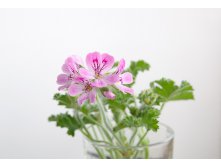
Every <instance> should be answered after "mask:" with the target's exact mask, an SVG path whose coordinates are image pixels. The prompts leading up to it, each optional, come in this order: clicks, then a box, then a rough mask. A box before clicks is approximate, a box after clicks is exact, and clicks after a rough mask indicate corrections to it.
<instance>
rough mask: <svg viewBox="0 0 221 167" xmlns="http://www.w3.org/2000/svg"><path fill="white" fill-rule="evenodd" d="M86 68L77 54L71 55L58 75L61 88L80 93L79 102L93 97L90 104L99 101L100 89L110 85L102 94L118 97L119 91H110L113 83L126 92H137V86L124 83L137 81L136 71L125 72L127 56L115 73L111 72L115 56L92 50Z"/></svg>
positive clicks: (73, 93)
mask: <svg viewBox="0 0 221 167" xmlns="http://www.w3.org/2000/svg"><path fill="white" fill-rule="evenodd" d="M86 64H87V67H88V69H85V68H84V66H83V62H82V60H81V59H80V58H78V57H76V56H71V57H68V58H67V59H66V60H65V63H64V64H63V66H62V71H63V73H62V74H59V75H58V77H57V83H58V84H59V85H60V87H59V88H58V89H59V90H64V89H65V90H68V94H69V95H70V96H79V97H78V100H77V102H78V104H79V105H82V104H83V103H84V102H85V101H87V100H89V102H90V103H94V102H95V101H96V91H97V90H99V88H103V87H106V88H107V91H103V90H101V91H102V94H103V95H104V96H105V97H106V98H108V99H114V98H115V94H114V93H113V92H111V91H110V90H109V86H112V85H115V87H116V88H117V89H119V90H120V91H122V92H124V93H129V94H133V89H131V88H129V87H127V86H124V85H125V84H130V83H132V82H133V77H132V74H131V73H129V72H125V73H123V70H124V68H125V61H124V59H122V60H120V62H119V65H118V67H117V69H116V71H115V72H112V73H111V72H110V70H111V69H112V67H113V65H114V58H113V56H110V55H109V54H106V53H103V54H100V53H98V52H93V53H89V54H88V55H87V56H86Z"/></svg>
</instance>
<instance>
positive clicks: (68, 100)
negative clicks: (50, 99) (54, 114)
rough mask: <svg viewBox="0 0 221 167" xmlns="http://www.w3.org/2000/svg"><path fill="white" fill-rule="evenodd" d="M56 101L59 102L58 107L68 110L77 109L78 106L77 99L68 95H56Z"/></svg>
mask: <svg viewBox="0 0 221 167" xmlns="http://www.w3.org/2000/svg"><path fill="white" fill-rule="evenodd" d="M54 100H56V101H58V105H61V106H64V107H66V108H73V107H75V108H76V106H77V103H76V97H71V96H69V95H67V94H60V93H56V94H55V95H54Z"/></svg>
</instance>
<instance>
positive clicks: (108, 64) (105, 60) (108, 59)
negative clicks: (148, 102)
mask: <svg viewBox="0 0 221 167" xmlns="http://www.w3.org/2000/svg"><path fill="white" fill-rule="evenodd" d="M113 65H114V57H113V56H111V55H109V54H107V53H103V54H102V55H101V69H102V70H101V73H104V72H107V71H109V70H110V69H111V68H112V67H113Z"/></svg>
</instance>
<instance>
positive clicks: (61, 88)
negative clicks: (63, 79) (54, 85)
mask: <svg viewBox="0 0 221 167" xmlns="http://www.w3.org/2000/svg"><path fill="white" fill-rule="evenodd" d="M67 88H68V86H67V85H62V86H59V87H58V90H59V91H61V90H64V89H67Z"/></svg>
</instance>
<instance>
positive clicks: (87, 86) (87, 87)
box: [84, 83, 92, 92]
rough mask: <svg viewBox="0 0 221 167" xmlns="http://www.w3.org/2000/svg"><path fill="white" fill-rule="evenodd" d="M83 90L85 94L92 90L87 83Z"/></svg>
mask: <svg viewBox="0 0 221 167" xmlns="http://www.w3.org/2000/svg"><path fill="white" fill-rule="evenodd" d="M84 90H85V91H86V92H90V91H91V90H92V86H91V85H90V84H89V83H87V84H86V85H85V87H84Z"/></svg>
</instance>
